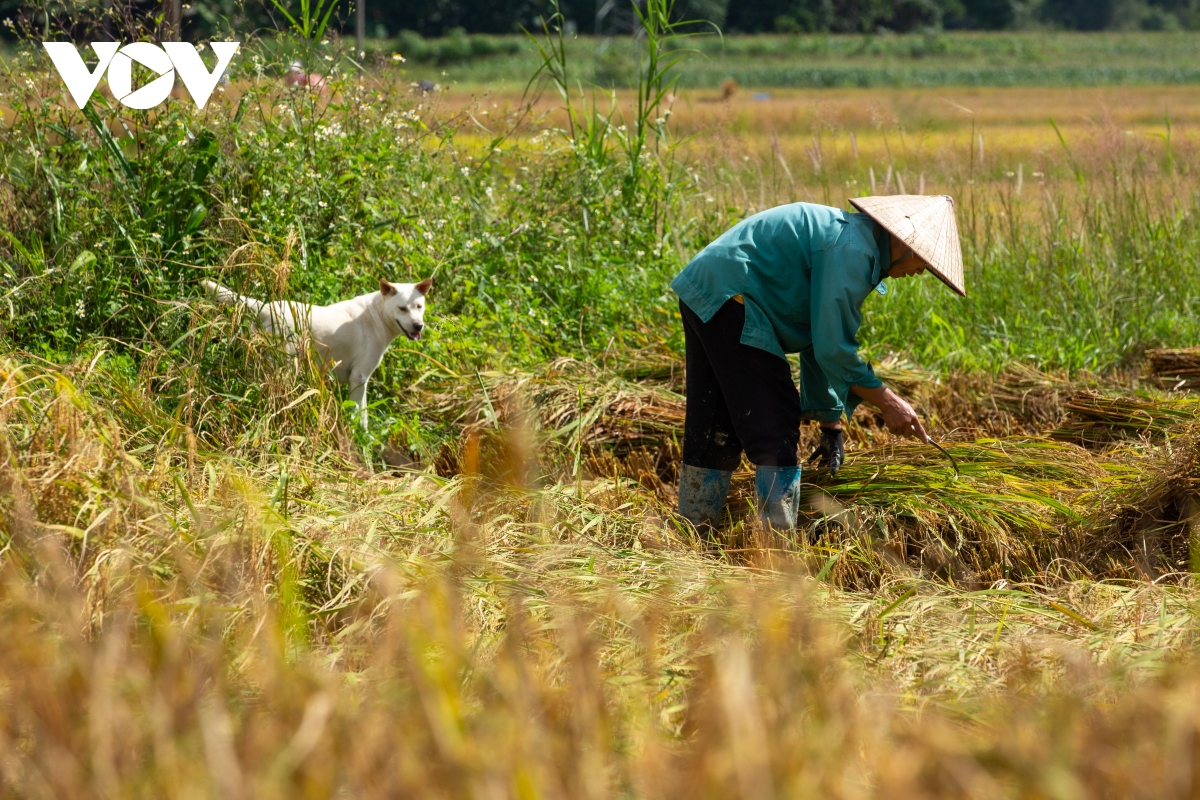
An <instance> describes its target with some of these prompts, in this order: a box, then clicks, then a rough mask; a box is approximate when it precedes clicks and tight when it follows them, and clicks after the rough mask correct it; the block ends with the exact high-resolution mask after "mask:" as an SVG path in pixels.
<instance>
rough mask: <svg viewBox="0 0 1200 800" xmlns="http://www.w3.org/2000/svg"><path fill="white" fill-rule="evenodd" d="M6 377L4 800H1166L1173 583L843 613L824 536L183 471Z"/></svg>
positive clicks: (579, 483) (1191, 705)
mask: <svg viewBox="0 0 1200 800" xmlns="http://www.w3.org/2000/svg"><path fill="white" fill-rule="evenodd" d="M2 390H3V403H2V405H0V420H2V425H3V428H2V429H0V451H2V452H3V454H4V460H3V466H2V467H0V481H2V482H3V483H2V485H3V487H4V492H3V496H4V498H5V502H4V505H3V508H2V516H0V531H3V534H2V535H3V536H4V537H5V538H4V541H5V546H4V551H3V567H2V572H0V636H2V637H3V640H4V641H5V642H6V645H5V647H3V648H0V676H2V677H0V756H2V760H0V764H2V767H0V780H2V781H3V784H4V786H5V790H6V791H7V792H10V793H12V794H14V795H17V796H31V795H32V796H71V797H80V796H90V795H92V794H97V795H114V794H115V795H126V794H152V795H156V796H183V795H187V796H197V795H199V796H222V797H243V796H244V797H251V796H253V797H270V796H295V795H296V794H302V795H305V796H309V795H311V796H327V795H330V794H353V795H361V796H394V795H395V794H398V793H399V794H410V793H418V794H420V795H422V796H447V797H450V796H454V797H457V796H476V795H479V794H481V793H482V794H488V795H489V796H521V797H529V796H562V797H568V796H569V797H576V796H594V797H602V796H612V795H636V796H646V797H677V796H679V795H680V794H682V793H685V792H686V793H690V794H696V795H699V796H705V797H728V796H731V795H737V796H755V797H766V796H775V795H784V796H795V795H811V794H820V795H825V796H844V797H856V796H864V797H865V796H884V797H925V796H927V797H937V796H944V795H945V794H946V793H953V794H969V795H972V796H1013V797H1021V796H1048V797H1070V796H1086V795H1088V794H1090V793H1091V792H1093V791H1100V790H1102V789H1103V790H1104V791H1118V793H1119V794H1121V795H1122V796H1131V797H1164V796H1176V795H1180V796H1182V795H1183V794H1186V787H1188V786H1189V785H1190V784H1188V783H1187V781H1186V772H1185V771H1184V770H1185V765H1187V764H1190V763H1191V757H1192V756H1191V749H1190V748H1191V745H1190V742H1191V741H1192V737H1193V736H1194V735H1195V726H1196V725H1197V722H1196V720H1197V719H1198V717H1197V712H1198V711H1200V707H1198V706H1197V695H1196V683H1195V678H1194V675H1193V672H1192V671H1191V669H1190V667H1188V666H1187V665H1188V664H1189V658H1188V655H1189V653H1190V651H1191V648H1192V645H1193V637H1194V634H1195V626H1194V623H1193V603H1194V599H1195V596H1194V592H1193V590H1192V589H1191V588H1190V581H1188V580H1184V581H1183V582H1176V581H1171V580H1167V581H1165V582H1162V583H1148V582H1137V581H1134V582H1117V583H1113V582H1110V583H1094V582H1090V581H1079V580H1077V581H1074V582H1070V583H1063V582H1059V581H1055V582H1053V585H1052V586H1045V585H1038V584H1036V583H1014V584H1008V583H1006V582H1004V581H1000V582H997V583H995V584H994V585H992V586H991V587H990V588H983V589H979V590H962V589H954V588H952V587H951V586H948V585H947V584H945V583H942V582H930V581H929V580H928V579H927V578H924V577H922V571H921V570H920V569H919V568H916V567H913V568H906V567H904V566H903V565H902V564H896V565H894V567H893V569H891V570H890V575H889V576H888V577H886V578H884V579H883V580H882V581H881V582H880V583H879V585H878V586H877V588H876V589H875V590H874V591H872V592H870V593H865V594H864V593H857V592H853V591H845V590H840V589H837V588H834V586H832V585H830V584H829V583H825V582H822V581H821V580H820V578H825V577H828V576H830V575H831V571H830V568H831V567H832V566H833V565H834V564H835V563H836V560H837V559H838V558H839V557H841V558H851V557H852V551H853V549H854V547H855V545H854V543H853V542H846V541H843V542H840V543H839V542H838V541H837V540H829V541H826V542H824V543H823V544H821V545H818V546H817V547H815V548H812V549H808V548H806V547H803V546H801V547H800V549H799V550H796V549H795V548H791V549H790V550H789V551H784V550H780V549H778V548H777V547H776V546H772V545H770V543H769V542H768V541H767V540H763V539H759V540H758V546H757V547H750V548H748V549H743V550H742V551H741V552H740V554H732V553H731V554H728V555H725V556H722V555H720V554H718V553H713V552H706V547H705V546H704V545H703V544H702V542H701V541H700V540H697V539H696V538H694V535H693V534H692V533H691V531H690V529H687V528H685V527H682V526H681V525H680V523H679V522H678V521H676V520H675V518H674V517H673V515H672V514H671V513H670V511H669V510H668V509H667V508H664V506H663V505H662V504H661V502H660V501H659V500H658V499H657V497H656V496H655V494H654V493H653V492H650V491H648V490H647V489H645V488H644V487H642V486H640V485H639V484H638V483H637V482H636V481H635V480H632V479H631V478H628V477H623V476H621V475H619V474H615V475H614V476H613V477H610V478H605V477H603V476H599V477H593V476H581V477H580V478H579V479H577V480H575V481H570V480H569V478H568V481H567V482H558V483H553V482H552V483H540V484H537V485H527V486H520V485H515V484H513V483H511V482H508V481H505V480H503V479H500V478H488V477H486V476H484V475H480V474H472V473H470V472H467V473H466V474H463V475H460V476H459V477H456V478H453V479H444V478H439V477H438V476H437V475H436V474H433V473H429V472H424V473H393V474H386V473H385V474H376V475H370V474H367V473H366V472H364V471H363V470H362V469H361V467H359V468H356V467H355V466H354V464H353V455H352V454H345V453H341V454H339V453H337V452H333V451H331V452H327V453H326V454H325V455H324V456H320V457H315V456H314V454H313V448H312V445H313V443H312V442H310V441H305V440H304V439H303V438H301V437H283V438H281V439H280V440H279V442H278V446H277V447H275V448H273V449H272V450H271V451H270V452H268V451H257V452H253V451H252V452H247V453H222V452H214V451H212V450H210V449H208V448H207V447H206V446H205V445H204V444H203V443H200V442H197V441H196V440H195V438H194V437H192V436H190V432H189V431H188V430H187V429H186V428H182V429H181V427H180V426H179V425H178V424H177V423H174V422H172V421H171V420H169V419H160V420H158V421H157V422H156V423H151V424H148V425H143V427H141V428H140V429H138V430H133V429H130V428H128V427H127V426H126V424H125V423H124V422H123V421H122V416H123V414H122V411H121V410H120V408H121V406H122V405H123V406H124V407H125V408H126V409H129V408H130V407H132V406H136V405H137V404H138V403H143V404H153V403H154V402H156V401H155V399H154V398H153V396H150V395H147V394H145V393H144V390H143V389H141V388H139V387H137V386H131V385H127V384H123V383H122V382H121V380H120V378H119V377H114V376H112V375H108V374H106V373H105V367H104V359H103V358H101V359H98V360H96V361H92V362H87V363H80V364H77V365H75V366H73V367H71V368H70V369H68V370H65V371H58V370H53V369H48V368H40V367H32V366H29V365H24V366H22V365H18V364H15V363H13V362H11V361H9V362H7V363H6V364H5V366H4V369H3V383H2ZM117 398H122V399H121V400H120V403H119V404H118V405H113V401H114V400H116V399H117ZM126 413H127V412H126ZM514 435H516V434H514ZM518 438H519V436H518ZM468 450H469V447H468ZM960 455H961V454H960ZM852 465H853V464H852ZM751 535H754V534H753V533H751ZM831 554H832V556H831ZM813 557H815V559H816V563H817V564H820V563H821V562H822V561H824V562H825V567H824V568H822V569H820V570H819V573H820V574H819V576H818V577H819V579H818V580H817V581H814V580H812V578H809V577H805V576H806V574H812V573H809V572H808V570H807V567H806V565H807V564H809V563H813V562H812V560H806V559H811V558H813ZM1047 566H1052V565H1047ZM814 572H817V571H816V570H814ZM1131 732H1136V735H1132V734H1131ZM1181 774H1182V775H1183V777H1180V776H1181ZM1181 787H1182V788H1181Z"/></svg>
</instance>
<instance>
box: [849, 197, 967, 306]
mask: <svg viewBox="0 0 1200 800" xmlns="http://www.w3.org/2000/svg"><path fill="white" fill-rule="evenodd" d="M850 203H851V204H852V205H853V206H854V207H855V208H857V209H858V210H859V211H861V212H863V213H864V214H869V215H870V216H871V218H872V219H873V220H875V221H876V222H878V223H879V224H880V225H882V226H883V227H884V228H886V229H887V232H888V233H890V234H892V235H893V236H895V237H896V238H898V239H900V240H901V241H902V242H904V244H905V245H907V246H908V247H910V248H912V251H913V252H914V253H916V254H917V256H918V257H919V258H920V259H921V260H922V261H924V262H925V263H926V264H928V265H929V269H930V271H931V272H933V274H934V275H937V276H938V277H939V278H941V279H942V283H944V284H946V285H947V286H949V287H950V288H951V289H953V290H954V291H956V292H958V293H959V294H961V295H962V296H963V297H966V296H967V290H966V286H965V284H964V283H963V259H962V248H961V247H959V244H958V225H957V224H956V223H955V222H954V199H953V198H951V197H950V196H949V195H945V194H943V195H936V196H934V197H926V196H924V195H916V194H897V195H890V196H886V197H859V198H858V199H856V200H851V201H850Z"/></svg>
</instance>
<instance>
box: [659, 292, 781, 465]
mask: <svg viewBox="0 0 1200 800" xmlns="http://www.w3.org/2000/svg"><path fill="white" fill-rule="evenodd" d="M679 311H680V313H681V314H682V315H683V337H684V342H685V345H686V348H687V360H686V367H687V372H686V381H687V418H686V420H685V422H684V426H683V463H684V464H687V465H689V466H693V467H705V468H708V469H722V470H732V469H736V468H737V465H738V462H739V461H740V460H741V454H742V451H743V450H744V451H745V452H746V457H747V458H749V459H750V462H751V463H752V464H754V465H755V466H760V467H794V466H796V465H797V463H798V461H797V453H796V449H797V447H798V446H799V444H800V419H801V413H800V393H799V392H798V391H797V390H796V384H794V383H792V371H791V368H790V367H789V366H788V362H787V361H785V360H784V359H782V358H780V357H779V356H776V355H772V354H771V353H768V352H767V351H766V350H760V349H758V348H757V347H750V346H748V345H744V344H742V343H741V341H740V339H741V337H742V326H744V325H745V323H746V309H745V307H744V306H743V305H742V304H741V303H739V302H737V301H736V300H729V301H728V302H726V303H725V305H723V306H721V308H720V310H718V311H717V313H716V314H715V315H714V316H713V318H712V319H710V320H709V321H708V322H701V321H700V317H698V316H696V313H695V312H694V311H692V310H691V309H690V308H688V307H687V306H686V305H684V304H683V303H682V302H681V303H680V304H679Z"/></svg>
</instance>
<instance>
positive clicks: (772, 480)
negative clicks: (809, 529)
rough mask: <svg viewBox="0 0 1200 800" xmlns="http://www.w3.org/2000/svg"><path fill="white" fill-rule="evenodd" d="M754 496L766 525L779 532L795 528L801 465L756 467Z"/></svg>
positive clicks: (798, 504)
mask: <svg viewBox="0 0 1200 800" xmlns="http://www.w3.org/2000/svg"><path fill="white" fill-rule="evenodd" d="M754 495H755V498H756V499H757V501H758V514H759V516H760V517H761V518H762V523H763V525H769V526H770V527H771V528H774V529H775V530H777V531H790V530H791V529H793V528H795V527H796V513H797V511H798V510H799V508H800V467H755V468H754Z"/></svg>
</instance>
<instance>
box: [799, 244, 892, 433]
mask: <svg viewBox="0 0 1200 800" xmlns="http://www.w3.org/2000/svg"><path fill="white" fill-rule="evenodd" d="M831 256H832V254H827V257H826V258H824V259H822V260H821V261H820V262H817V263H814V264H813V270H812V279H811V280H812V282H811V303H812V305H811V310H810V318H811V325H812V343H813V346H812V350H811V351H809V352H807V353H804V352H802V353H801V354H800V363H801V372H802V375H801V387H802V402H803V403H804V405H805V411H806V412H808V413H807V414H806V416H808V417H810V418H813V417H815V418H816V419H819V420H820V421H821V423H822V424H823V425H827V426H830V427H834V426H835V423H837V421H838V420H839V419H840V418H841V416H842V412H845V414H846V416H849V415H850V414H852V413H853V412H854V407H855V406H856V405H857V404H858V401H859V398H864V397H865V395H864V394H863V393H861V392H853V393H852V392H851V389H852V387H862V388H868V389H869V388H874V387H881V386H883V383H882V381H880V380H879V378H877V377H875V372H874V370H872V369H871V366H870V364H868V363H866V362H865V361H863V360H862V359H861V358H859V356H858V329H859V327H860V326H861V325H862V311H861V309H860V306H861V305H862V302H863V300H864V299H865V298H866V296H867V295H868V294H869V293H870V292H871V290H872V288H873V287H872V286H871V285H870V275H871V271H872V269H871V268H872V261H871V259H870V256H868V255H867V254H866V253H862V252H860V251H858V250H855V249H850V248H847V249H845V250H842V251H841V252H839V253H837V255H836V257H831ZM805 367H807V369H805Z"/></svg>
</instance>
